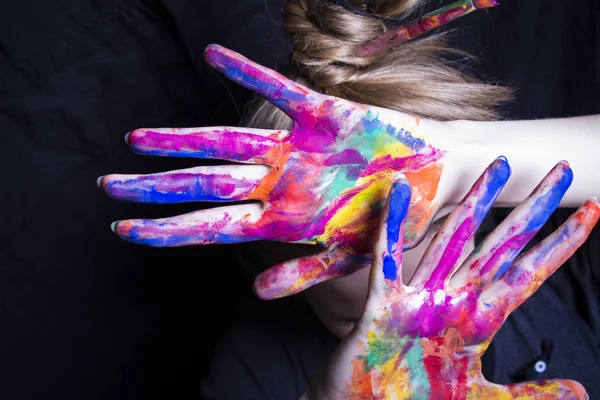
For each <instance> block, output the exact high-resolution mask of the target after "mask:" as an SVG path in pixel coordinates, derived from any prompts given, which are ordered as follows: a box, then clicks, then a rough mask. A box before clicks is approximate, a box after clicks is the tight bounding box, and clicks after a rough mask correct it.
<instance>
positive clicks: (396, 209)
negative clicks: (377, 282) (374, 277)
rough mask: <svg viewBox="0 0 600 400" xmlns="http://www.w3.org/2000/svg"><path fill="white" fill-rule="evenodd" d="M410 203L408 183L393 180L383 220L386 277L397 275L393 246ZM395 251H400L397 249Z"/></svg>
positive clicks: (394, 277) (393, 278)
mask: <svg viewBox="0 0 600 400" xmlns="http://www.w3.org/2000/svg"><path fill="white" fill-rule="evenodd" d="M409 204H410V185H409V184H407V183H406V182H404V181H400V182H394V184H393V185H392V189H391V193H390V209H389V214H388V217H387V220H386V221H385V225H386V230H387V241H388V242H387V248H388V255H386V256H385V258H384V260H383V274H384V276H385V278H386V279H390V280H395V279H396V278H397V276H398V266H397V265H396V261H395V260H394V258H393V257H392V255H393V251H394V247H395V246H396V244H397V243H398V239H399V237H400V231H401V227H402V223H403V221H404V219H405V218H406V214H407V213H408V206H409ZM397 251H402V250H401V249H398V250H397Z"/></svg>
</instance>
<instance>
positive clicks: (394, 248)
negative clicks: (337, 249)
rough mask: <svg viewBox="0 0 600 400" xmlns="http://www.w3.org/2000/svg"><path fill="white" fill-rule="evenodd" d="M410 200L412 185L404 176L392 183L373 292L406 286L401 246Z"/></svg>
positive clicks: (373, 270)
mask: <svg viewBox="0 0 600 400" xmlns="http://www.w3.org/2000/svg"><path fill="white" fill-rule="evenodd" d="M410 198H411V186H410V183H409V182H408V180H406V179H405V178H404V176H402V177H400V178H399V179H397V180H396V181H395V182H394V183H393V184H392V187H391V188H390V192H389V195H388V197H387V201H386V204H385V207H384V209H383V213H382V215H381V221H380V223H379V236H378V239H377V243H376V244H375V247H374V250H373V263H372V266H371V280H370V283H369V292H370V293H372V292H378V291H380V290H382V289H385V288H391V287H394V288H396V289H397V290H401V289H402V287H403V284H402V247H403V243H404V224H405V222H406V216H407V214H408V210H409V206H410Z"/></svg>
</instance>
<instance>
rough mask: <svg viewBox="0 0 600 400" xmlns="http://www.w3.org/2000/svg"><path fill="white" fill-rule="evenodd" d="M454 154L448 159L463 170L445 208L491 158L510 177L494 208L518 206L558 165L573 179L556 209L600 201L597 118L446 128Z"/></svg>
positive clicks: (451, 124) (599, 118) (599, 119)
mask: <svg viewBox="0 0 600 400" xmlns="http://www.w3.org/2000/svg"><path fill="white" fill-rule="evenodd" d="M447 125H448V127H449V129H450V130H449V134H451V135H453V137H454V138H455V139H457V140H456V141H454V142H455V143H458V148H457V149H455V150H454V151H450V152H449V154H448V156H449V159H453V162H457V163H462V164H464V167H463V168H460V169H459V170H460V171H461V175H462V176H460V177H458V180H457V182H458V183H457V186H456V190H455V191H454V193H452V195H451V196H450V202H451V203H454V202H458V201H460V199H461V198H462V196H464V194H465V193H466V192H467V190H468V188H469V187H470V185H471V184H472V182H473V181H474V180H475V179H476V178H477V176H478V174H479V171H481V170H482V169H483V168H485V166H486V165H488V164H489V163H490V162H491V161H492V160H494V159H495V158H496V157H498V156H500V155H503V156H506V157H507V158H508V160H509V161H510V164H511V167H512V170H513V174H512V178H511V180H510V181H509V183H508V185H507V186H506V189H505V190H504V191H503V192H502V194H501V195H500V198H499V202H498V203H497V204H498V206H506V207H511V206H514V205H516V204H518V203H520V202H521V201H522V200H523V199H524V198H525V197H526V196H527V195H528V194H529V193H530V192H531V190H532V189H533V188H534V187H535V185H536V183H537V182H539V180H540V179H541V177H543V176H544V175H545V174H546V173H547V172H548V171H549V170H550V169H551V168H552V166H554V165H555V164H556V163H557V162H558V161H560V160H566V161H568V162H569V164H570V165H571V167H572V169H573V172H574V174H575V178H574V181H573V184H572V186H571V189H570V190H569V191H568V192H567V194H566V195H565V197H564V198H563V201H562V203H561V205H562V206H564V207H575V206H579V205H580V204H581V203H582V202H583V201H585V200H586V199H587V198H589V197H591V196H600V115H596V116H589V117H577V118H566V119H546V120H535V121H495V122H472V121H453V122H449V123H447Z"/></svg>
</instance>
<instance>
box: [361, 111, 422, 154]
mask: <svg viewBox="0 0 600 400" xmlns="http://www.w3.org/2000/svg"><path fill="white" fill-rule="evenodd" d="M361 121H362V124H363V126H364V127H365V131H367V132H373V131H376V130H378V129H383V130H385V131H386V132H387V133H388V135H390V136H391V137H393V138H394V139H396V140H398V141H399V142H400V143H402V144H403V145H405V146H406V147H408V148H410V149H412V150H414V151H419V150H421V149H423V148H424V147H425V146H426V144H425V141H424V140H422V139H419V138H416V137H413V136H412V134H411V133H410V132H409V131H406V130H404V128H402V129H400V130H398V129H396V128H395V127H394V126H392V125H389V124H388V125H387V126H383V124H382V123H381V121H380V120H379V119H377V118H373V119H372V120H369V119H366V118H362V120H361Z"/></svg>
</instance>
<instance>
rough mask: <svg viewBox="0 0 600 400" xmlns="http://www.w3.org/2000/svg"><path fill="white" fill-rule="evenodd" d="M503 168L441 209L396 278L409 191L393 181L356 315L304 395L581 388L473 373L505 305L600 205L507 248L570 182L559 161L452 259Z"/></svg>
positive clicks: (546, 268)
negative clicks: (509, 381)
mask: <svg viewBox="0 0 600 400" xmlns="http://www.w3.org/2000/svg"><path fill="white" fill-rule="evenodd" d="M509 176H510V168H509V166H508V164H507V162H506V159H504V158H499V159H497V160H496V161H495V162H494V163H492V164H491V165H490V166H489V167H488V169H487V170H486V171H485V172H484V174H483V175H482V176H481V178H480V179H479V180H478V181H477V182H476V183H475V185H474V186H473V187H472V189H471V191H470V192H469V194H467V196H466V197H465V198H464V200H463V201H462V202H461V203H460V204H459V205H458V206H457V207H456V209H455V210H454V211H453V212H452V214H451V215H450V216H449V217H448V219H447V220H446V222H445V223H444V225H443V226H442V228H441V230H440V232H439V233H438V235H437V236H436V237H435V238H434V240H433V241H432V243H431V245H430V246H429V248H428V250H427V252H426V253H425V255H424V257H423V260H422V262H421V263H420V265H419V267H418V269H417V272H416V273H415V275H413V277H412V278H411V280H410V282H409V283H408V284H407V285H405V284H404V283H403V282H402V273H401V268H402V251H401V249H402V243H401V242H402V239H403V237H404V236H403V234H402V230H401V228H403V226H404V225H403V224H402V222H401V221H402V220H403V219H404V218H405V215H406V210H407V209H408V206H409V198H410V192H411V191H410V187H409V184H408V183H407V182H406V181H397V182H396V183H394V185H393V186H392V190H391V192H390V195H389V197H388V202H387V205H386V208H385V210H384V213H383V221H384V222H383V223H382V226H381V228H380V238H379V241H378V243H377V245H376V248H375V250H374V256H373V259H374V262H373V265H372V269H371V278H370V282H369V296H368V299H367V303H366V305H365V309H364V311H363V315H362V317H361V319H360V321H359V323H358V325H357V327H356V329H355V330H354V331H353V332H352V333H350V335H348V336H347V337H346V338H345V339H344V341H343V342H342V343H341V345H340V346H339V347H338V349H337V350H336V352H335V353H334V355H333V357H332V359H331V361H330V365H329V368H328V371H327V372H326V373H325V374H324V375H323V376H322V377H321V380H319V381H317V382H316V383H314V384H313V385H311V389H310V390H309V392H308V393H307V394H306V395H305V396H304V397H305V398H320V397H324V398H328V399H337V398H339V399H496V398H498V399H504V398H506V399H511V398H521V399H541V398H544V399H586V398H587V394H586V392H585V389H584V388H583V387H582V386H581V385H580V384H578V383H577V382H574V381H568V380H561V379H557V380H543V381H537V382H527V383H522V384H515V385H507V386H503V385H496V384H493V383H490V382H487V381H486V380H485V378H484V377H483V375H482V372H481V356H482V355H483V353H484V352H485V350H486V349H487V347H488V345H489V343H490V342H491V340H492V338H493V337H494V335H495V334H496V332H497V331H498V330H499V329H500V327H501V326H502V324H503V323H504V321H505V320H506V318H507V317H508V315H510V313H511V312H512V311H513V310H515V309H516V308H517V307H518V306H519V305H521V304H522V303H523V302H524V301H525V300H526V299H527V298H529V297H530V296H531V295H532V294H533V293H534V292H535V291H536V290H537V288H539V286H540V285H541V284H542V283H543V282H544V281H545V280H546V279H547V278H548V277H549V276H550V275H551V274H552V273H553V272H554V271H555V270H556V269H557V268H558V267H560V265H562V264H563V263H564V262H565V261H566V260H567V259H568V258H569V257H570V256H571V255H572V254H573V252H574V251H575V250H576V249H577V248H578V247H579V246H580V245H581V244H582V243H583V242H584V241H585V239H586V238H587V236H588V235H589V233H590V231H591V230H592V228H593V227H594V225H595V224H596V223H597V221H598V218H599V217H600V204H598V202H597V201H596V200H595V199H591V200H589V201H587V202H586V203H584V204H583V205H582V206H581V208H580V209H579V210H578V211H576V212H575V213H574V214H573V215H572V216H571V217H570V218H569V219H568V220H567V221H566V222H565V223H564V224H563V225H562V226H561V227H560V228H558V230H557V231H556V232H554V233H553V234H552V235H551V236H549V237H548V238H546V239H545V240H544V241H542V242H541V243H540V244H539V245H537V246H536V247H534V248H533V249H531V250H529V251H528V252H526V253H525V254H523V255H522V256H520V257H519V258H516V257H517V255H518V254H519V253H520V252H521V250H522V249H523V248H524V246H525V245H526V243H527V242H528V241H529V239H531V238H532V237H533V235H535V233H536V232H538V231H539V229H540V228H541V227H542V225H543V224H544V223H545V222H546V220H547V219H548V218H549V216H550V214H551V213H552V212H553V211H554V210H555V208H556V207H557V206H558V204H559V202H560V200H561V198H562V197H563V195H564V193H565V192H566V190H567V189H568V187H569V185H570V184H571V181H572V176H573V175H572V172H571V169H570V168H569V166H568V164H567V163H565V162H561V163H559V164H558V165H557V166H556V167H555V168H553V170H552V171H551V172H550V173H549V174H548V175H547V176H546V177H545V178H544V180H543V181H542V182H541V183H540V185H539V186H538V187H537V188H536V189H535V190H534V191H533V193H532V194H531V195H530V197H529V198H528V199H526V200H525V202H523V203H522V204H521V205H520V206H519V207H517V208H516V209H515V210H514V211H513V212H512V213H511V215H510V216H509V217H508V218H507V219H506V220H505V221H504V222H503V223H502V224H500V225H499V226H498V227H497V229H496V230H494V232H493V233H492V234H490V235H489V236H488V237H487V238H486V239H485V240H484V241H483V243H482V244H481V245H480V246H479V247H478V248H476V249H475V250H474V251H473V252H472V253H471V254H470V255H469V256H468V257H467V258H466V259H465V260H464V261H463V252H464V250H465V249H466V248H468V246H469V243H471V241H472V239H473V236H474V234H475V232H476V231H477V229H478V227H479V225H480V224H481V222H482V220H483V218H484V217H485V215H486V214H487V212H488V211H489V209H490V207H491V206H492V204H493V203H494V201H495V200H496V198H497V197H498V195H499V194H500V191H501V190H502V188H503V187H504V185H505V184H506V182H507V180H508V178H509ZM515 259H516V261H515ZM315 393H317V394H318V395H315Z"/></svg>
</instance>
